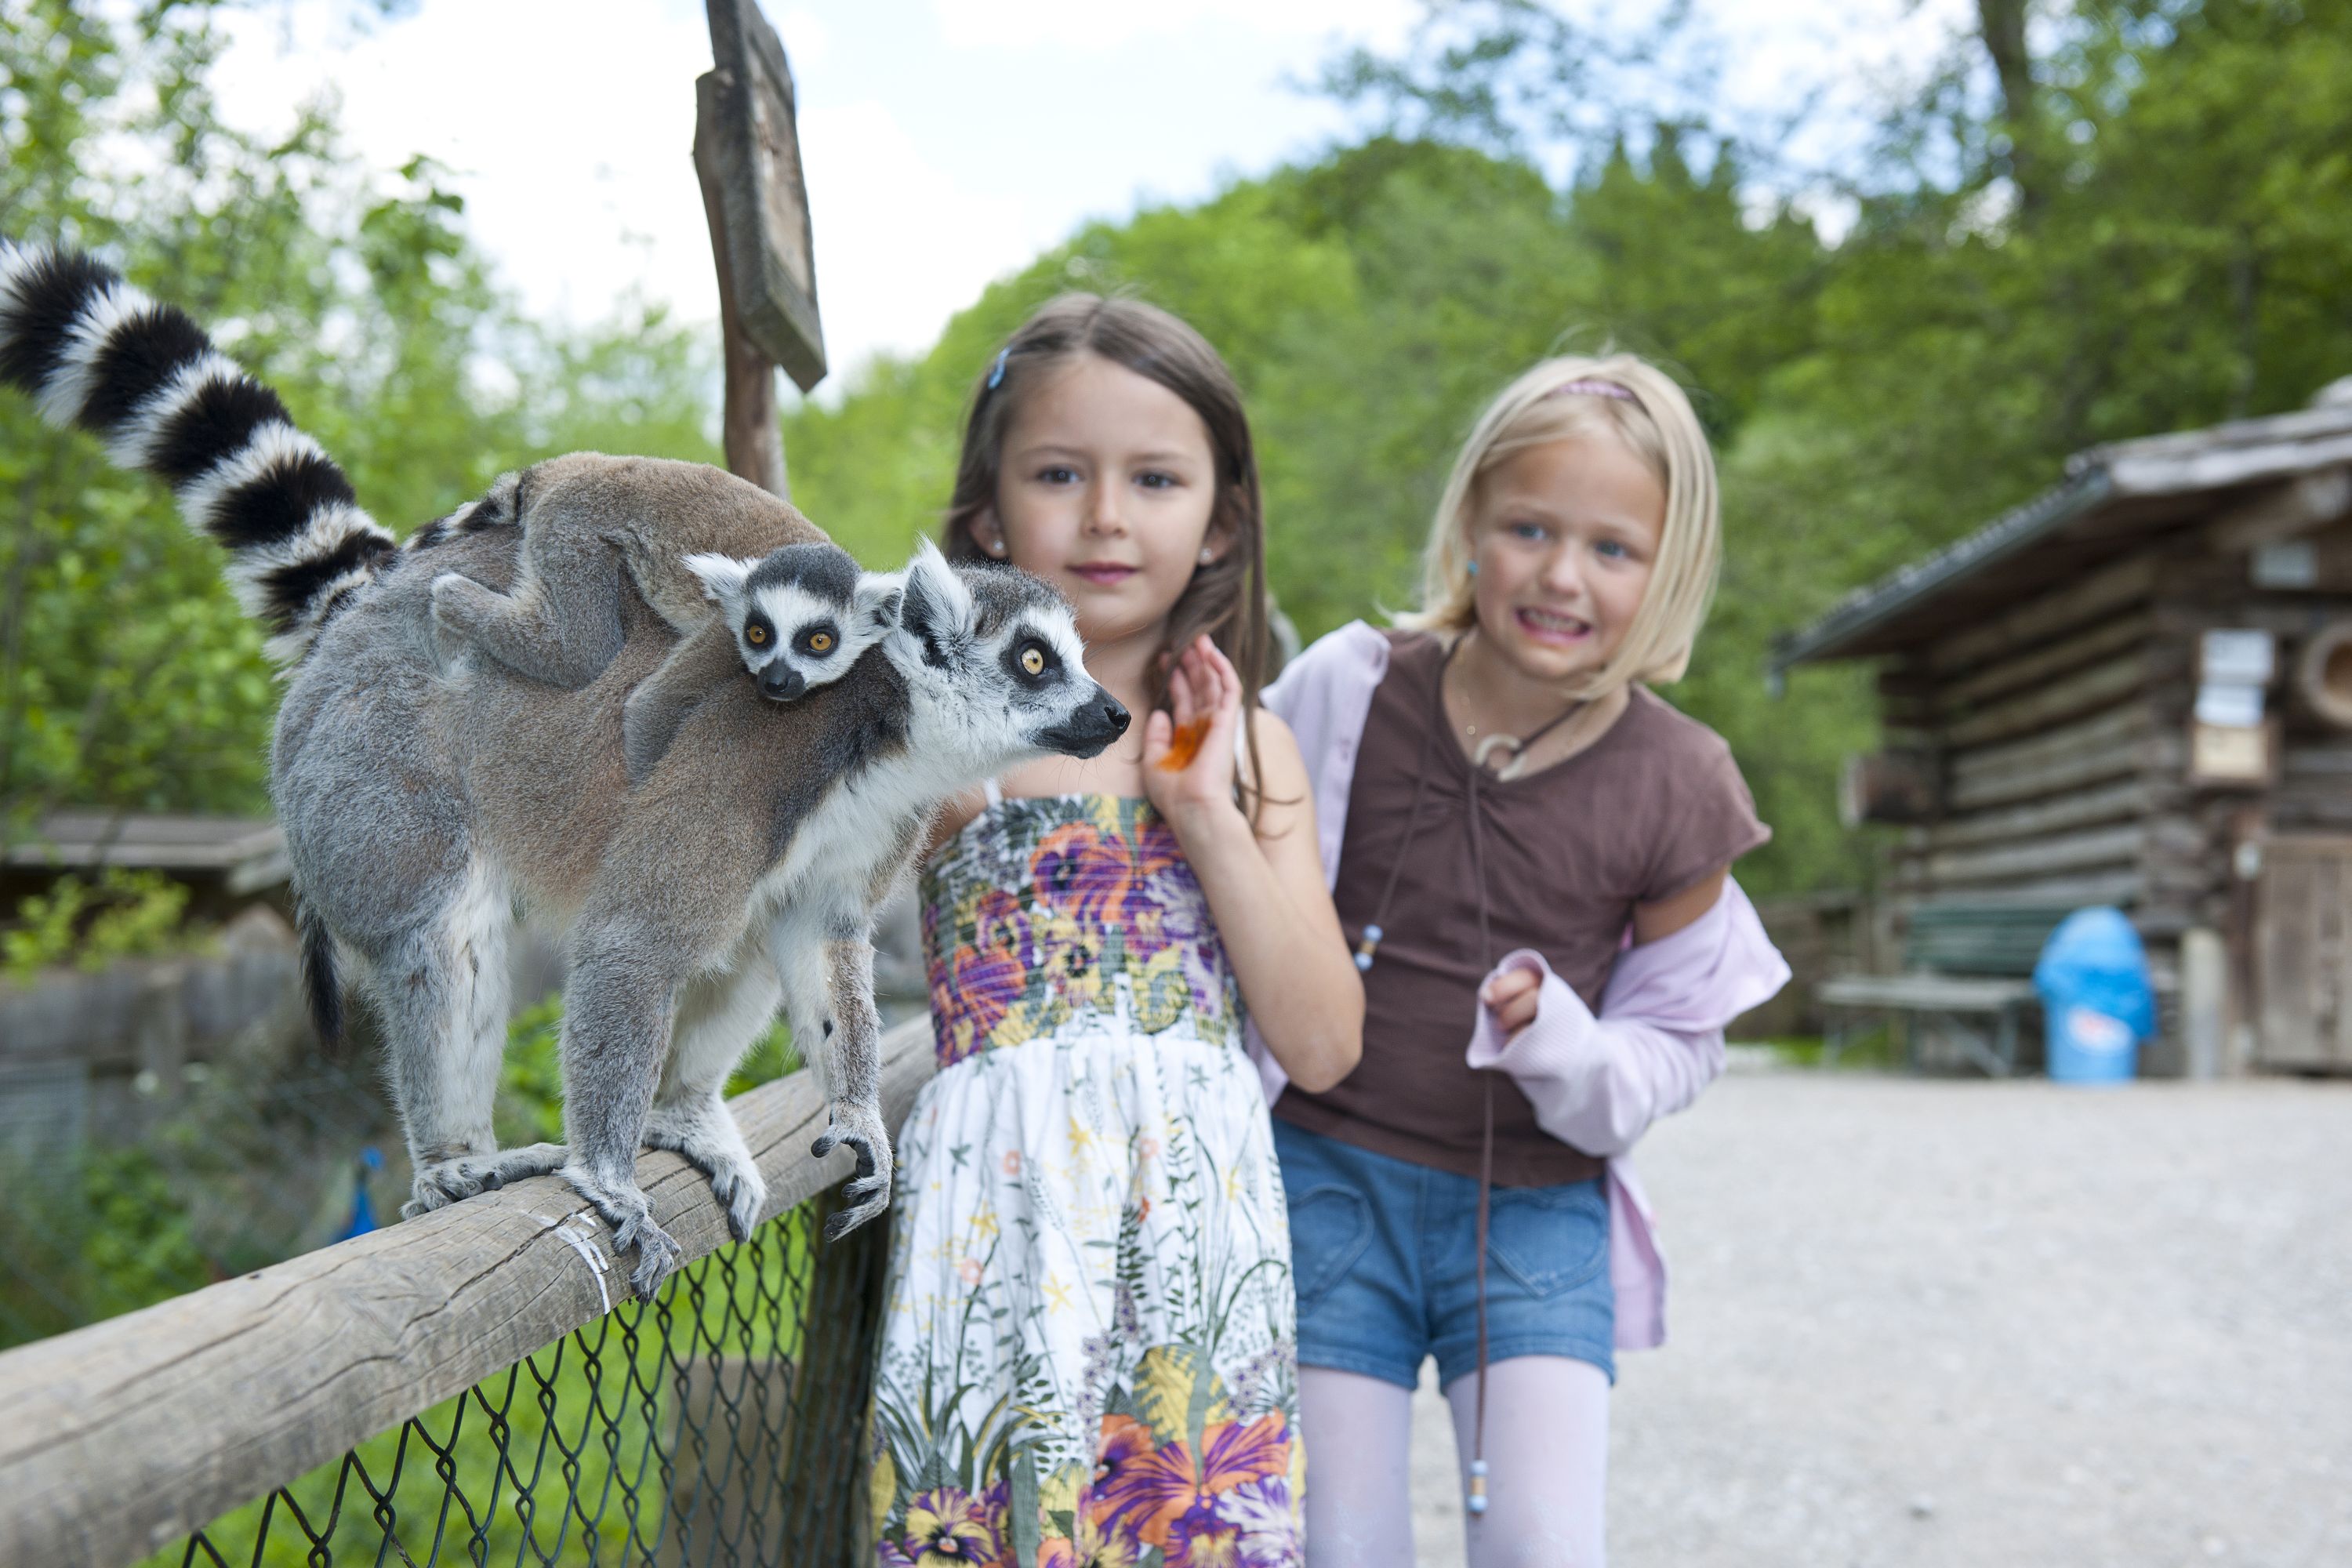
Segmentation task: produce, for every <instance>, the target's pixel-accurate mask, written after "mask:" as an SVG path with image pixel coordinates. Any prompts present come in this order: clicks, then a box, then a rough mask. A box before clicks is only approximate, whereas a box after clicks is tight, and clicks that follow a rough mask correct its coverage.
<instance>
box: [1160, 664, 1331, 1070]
mask: <svg viewBox="0 0 2352 1568" xmlns="http://www.w3.org/2000/svg"><path fill="white" fill-rule="evenodd" d="M1169 684H1170V693H1169V694H1170V699H1171V705H1172V706H1173V708H1174V710H1175V711H1174V714H1173V715H1172V717H1171V715H1170V714H1167V713H1154V714H1153V715H1151V717H1150V719H1149V720H1148V721H1146V728H1145V731H1144V765H1143V774H1144V788H1145V790H1146V791H1147V793H1149V794H1150V796H1151V799H1152V803H1153V805H1156V806H1157V807H1158V808H1159V810H1160V815H1161V816H1165V817H1166V818H1167V819H1168V822H1169V825H1170V826H1171V827H1173V828H1174V829H1175V830H1176V837H1177V839H1178V840H1179V841H1180V842H1181V844H1182V845H1183V847H1184V856H1185V858H1186V859H1187V860H1189V861H1190V862H1191V863H1192V870H1193V874H1194V875H1195V876H1197V877H1199V878H1200V879H1201V888H1202V891H1203V892H1204V893H1206V894H1207V895H1208V900H1209V909H1210V911H1211V912H1212V913H1213V914H1214V915H1215V916H1216V921H1217V934H1218V936H1219V937H1220V938H1221V939H1222V941H1223V944H1224V949H1225V955H1226V958H1227V959H1228V960H1229V961H1230V962H1231V963H1232V964H1233V966H1234V976H1235V978H1236V979H1238V980H1239V981H1240V983H1241V988H1242V997H1243V1000H1244V1001H1245V1002H1246V1003H1247V1004H1248V1005H1249V1010H1250V1017H1251V1018H1252V1020H1253V1021H1255V1023H1256V1025H1257V1028H1258V1033H1259V1034H1260V1035H1261V1036H1262V1037H1264V1038H1265V1043H1266V1047H1267V1048H1268V1049H1270V1050H1271V1051H1273V1053H1274V1057H1275V1059H1276V1061H1278V1062H1280V1063H1281V1064H1282V1068H1283V1071H1285V1072H1286V1073H1287V1074H1288V1075H1289V1076H1290V1080H1291V1081H1292V1082H1293V1083H1296V1084H1297V1085H1298V1087H1299V1088H1301V1089H1306V1090H1307V1091H1308V1092H1310V1093H1320V1092H1321V1091H1323V1090H1325V1089H1330V1088H1332V1087H1333V1086H1335V1085H1336V1084H1338V1083H1339V1080H1340V1079H1344V1078H1346V1077H1347V1076H1348V1074H1349V1073H1350V1072H1352V1071H1354V1070H1355V1066H1356V1062H1357V1060H1358V1059H1359V1058H1360V1057H1361V1056H1362V1055H1363V1048H1364V986H1363V981H1362V979H1361V977H1360V976H1359V975H1358V974H1357V973H1356V965H1355V961H1354V959H1353V958H1352V957H1350V955H1349V952H1348V944H1347V941H1346V938H1345V937H1344V936H1343V935H1342V933H1341V931H1340V929H1339V912H1338V911H1337V910H1334V909H1333V908H1332V906H1331V896H1330V894H1329V893H1328V892H1327V891H1326V890H1325V889H1324V886H1323V862H1322V857H1321V855H1320V853H1319V852H1318V849H1317V847H1316V833H1315V807H1314V802H1313V796H1312V795H1311V793H1310V790H1309V787H1308V782H1307V763H1306V761H1305V759H1304V758H1302V757H1301V756H1300V755H1299V752H1298V742H1297V740H1296V739H1294V738H1293V737H1292V735H1291V733H1290V727H1289V726H1288V725H1286V724H1285V723H1284V722H1283V721H1281V720H1280V719H1278V718H1276V716H1274V715H1273V714H1271V713H1267V712H1265V711H1262V710H1261V711H1260V712H1259V713H1258V715H1257V727H1256V735H1257V750H1258V756H1259V765H1260V767H1261V768H1262V769H1263V770H1264V776H1263V777H1262V778H1260V779H1259V780H1257V781H1256V782H1257V784H1258V786H1259V788H1260V790H1261V792H1262V793H1263V795H1264V798H1265V805H1263V807H1262V808H1261V810H1260V811H1259V813H1258V821H1257V823H1256V824H1255V826H1252V824H1251V822H1250V819H1249V818H1248V816H1245V815H1244V813H1243V811H1242V809H1241V807H1240V806H1239V805H1236V804H1235V803H1234V790H1233V781H1234V753H1235V746H1234V732H1235V730H1236V727H1237V726H1238V724H1239V722H1240V716H1241V678H1240V676H1239V675H1238V674H1237V673H1236V672H1235V671H1234V668H1233V666H1232V665H1231V664H1229V663H1227V662H1226V661H1225V658H1224V656H1223V655H1222V654H1220V653H1218V652H1217V651H1216V649H1215V647H1213V645H1211V644H1210V643H1209V642H1208V639H1207V638H1205V637H1203V638H1202V639H1201V641H1200V642H1199V643H1197V644H1195V645H1194V646H1193V647H1192V648H1189V649H1187V650H1186V651H1185V653H1184V655H1183V657H1182V658H1181V659H1180V660H1179V661H1178V664H1177V668H1176V669H1175V670H1174V672H1173V673H1172V674H1171V678H1170V683H1169ZM1188 752H1189V755H1188ZM1170 763H1175V764H1177V765H1175V766H1173V767H1171V766H1170V765H1169V764H1170Z"/></svg>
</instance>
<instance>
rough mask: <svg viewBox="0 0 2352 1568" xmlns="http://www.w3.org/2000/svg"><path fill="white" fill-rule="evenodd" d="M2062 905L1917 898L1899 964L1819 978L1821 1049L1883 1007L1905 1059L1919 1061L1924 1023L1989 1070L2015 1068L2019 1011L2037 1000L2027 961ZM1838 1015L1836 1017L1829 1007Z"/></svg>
mask: <svg viewBox="0 0 2352 1568" xmlns="http://www.w3.org/2000/svg"><path fill="white" fill-rule="evenodd" d="M2066 912H2067V911H2066V910H2063V909H2054V908H2050V907H2047V906H2032V905H2016V904H1922V905H1921V906H1919V908H1917V909H1916V910H1913V911H1912V912H1911V918H1910V924H1909V927H1908V929H1907V931H1906V932H1905V935H1904V942H1903V964H1904V971H1905V972H1904V973H1901V974H1849V975H1843V976H1840V977H1838V978H1836V979H1832V980H1825V981H1823V982H1822V984H1821V986H1820V988H1819V991H1818V994H1819V995H1820V997H1821V1001H1822V1006H1824V1007H1825V1008H1829V1009H1832V1020H1833V1021H1832V1025H1831V1027H1830V1031H1829V1037H1828V1038H1827V1039H1826V1040H1825V1041H1824V1042H1823V1052H1824V1055H1825V1056H1826V1058H1828V1059H1829V1060H1831V1061H1832V1062H1833V1061H1835V1060H1836V1059H1837V1058H1838V1056H1839V1054H1840V1053H1841V1052H1842V1051H1843V1050H1844V1048H1845V1044H1846V1036H1847V1033H1848V1030H1849V1029H1850V1028H1851V1027H1852V1026H1853V1024H1855V1023H1858V1022H1860V1021H1861V1019H1862V1018H1863V1017H1865V1016H1869V1015H1872V1014H1878V1015H1881V1016H1888V1017H1892V1018H1893V1019H1894V1020H1895V1023H1896V1025H1897V1026H1898V1027H1899V1029H1900V1030H1901V1033H1902V1037H1903V1054H1904V1059H1905V1060H1906V1062H1907V1063H1909V1064H1910V1066H1911V1067H1912V1068H1915V1069H1916V1068H1917V1067H1918V1065H1919V1041H1920V1036H1921V1033H1922V1031H1923V1029H1926V1028H1933V1029H1934V1030H1935V1031H1936V1033H1937V1035H1938V1036H1939V1037H1945V1038H1948V1039H1950V1040H1952V1041H1953V1042H1954V1043H1956V1044H1957V1045H1958V1047H1959V1049H1960V1052H1961V1054H1962V1055H1963V1056H1964V1057H1966V1058H1968V1059H1969V1061H1971V1062H1973V1063H1975V1064H1976V1065H1977V1066H1979V1067H1980V1068H1983V1069H1984V1070H1985V1071H1986V1072H1987V1073H1989V1074H1990V1075H1991V1076H1993V1077H1995V1078H2007V1077H2008V1076H2009V1075H2010V1074H2011V1073H2013V1072H2015V1071H2016V1070H2017V1059H2018V1047H2019V1044H2020V1041H2021V1038H2022V1037H2023V1035H2024V1028H2025V1022H2026V1016H2027V1015H2028V1014H2029V1013H2030V1012H2031V1011H2032V1009H2033V1008H2034V1007H2035V1006H2036V1005H2037V1002H2038V998H2037V997H2036V995H2035V994H2034V990H2033V981H2032V978H2031V977H2032V973H2033V963H2034V961H2035V960H2036V959H2037V958H2039V957H2040V956H2041V954H2042V942H2045V941H2046V940H2048V938H2049V935H2050V932H2051V931H2052V930H2053V929H2054V928H2055V927H2056V926H2057V924H2058V922H2059V921H2062V920H2063V919H2064V918H2065V917H2066ZM1841 1013H1843V1015H1845V1016H1843V1017H1840V1016H1838V1015H1839V1014H1841Z"/></svg>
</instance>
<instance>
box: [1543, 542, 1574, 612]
mask: <svg viewBox="0 0 2352 1568" xmlns="http://www.w3.org/2000/svg"><path fill="white" fill-rule="evenodd" d="M1538 579H1539V580H1540V581H1541V582H1542V584H1543V585H1544V589H1545V591H1546V592H1548V593H1552V594H1557V595H1559V596H1560V597H1562V598H1572V597H1574V596H1575V595H1577V594H1578V593H1579V592H1580V591H1581V590H1582V588H1583V587H1584V571H1583V567H1582V565H1581V563H1580V562H1579V561H1578V560H1577V556H1576V546H1575V545H1574V544H1572V543H1566V542H1563V543H1562V544H1560V545H1559V547H1558V548H1556V549H1554V550H1553V551H1552V552H1550V553H1549V554H1548V555H1546V556H1545V557H1544V563H1543V570H1542V571H1541V572H1540V573H1538Z"/></svg>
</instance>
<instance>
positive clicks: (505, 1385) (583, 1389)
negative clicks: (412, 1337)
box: [152, 1196, 883, 1568]
mask: <svg viewBox="0 0 2352 1568" xmlns="http://www.w3.org/2000/svg"><path fill="white" fill-rule="evenodd" d="M832 1201H833V1200H832V1199H831V1197H830V1196H828V1197H826V1198H824V1199H817V1200H813V1201H812V1202H810V1203H806V1204H803V1205H801V1206H800V1207H798V1208H796V1209H794V1210H793V1211H792V1212H791V1213H790V1214H787V1215H783V1216H782V1217H781V1218H779V1219H776V1220H773V1221H772V1222H770V1223H769V1224H767V1225H765V1226H761V1228H760V1229H759V1230H758V1231H757V1232H755V1233H754V1234H753V1235H752V1237H751V1239H750V1240H748V1241H745V1242H743V1243H741V1244H740V1245H737V1246H732V1247H726V1248H724V1249H722V1250H720V1251H719V1252H716V1253H713V1254H712V1255H711V1256H710V1257H709V1258H705V1259H703V1260H702V1261H701V1262H699V1263H697V1264H694V1265H692V1266H691V1267H689V1268H686V1269H683V1270H681V1271H680V1272H679V1273H678V1274H677V1276H676V1277H674V1278H673V1279H671V1280H670V1281H669V1282H668V1283H667V1285H665V1286H664V1287H663V1289H662V1290H661V1291H660V1293H659V1294H658V1295H657V1296H656V1298H655V1300H653V1301H652V1302H651V1303H649V1304H647V1303H639V1302H637V1301H635V1300H629V1301H627V1302H626V1303H625V1304H624V1305H621V1306H619V1307H617V1308H616V1309H615V1310H614V1311H613V1312H612V1313H611V1314H610V1315H608V1316H605V1317H602V1318H599V1319H598V1320H597V1321H594V1322H593V1323H591V1324H589V1325H588V1326H587V1327H585V1328H583V1329H581V1330H579V1331H577V1332H575V1333H573V1334H572V1335H571V1336H570V1337H569V1338H567V1339H564V1340H561V1341H558V1342H556V1343H554V1344H552V1345H550V1346H548V1347H547V1348H546V1349H545V1350H543V1351H541V1352H538V1353H537V1354H535V1355H532V1356H530V1357H528V1358H526V1359H525V1360H524V1361H523V1362H522V1363H520V1365H517V1366H512V1367H509V1368H508V1369H507V1370H506V1371H505V1372H503V1373H498V1374H496V1375H494V1376H492V1377H489V1378H486V1379H484V1380H483V1381H482V1382H480V1383H478V1384H475V1385H474V1386H473V1387H472V1388H470V1389H468V1390H467V1392H466V1393H465V1394H460V1395H459V1396H458V1397H457V1398H456V1399H453V1400H450V1401H448V1402H446V1403H445V1404H443V1405H437V1406H436V1407H435V1408H433V1409H431V1410H428V1411H425V1412H423V1413H422V1414H420V1415H415V1416H412V1417H410V1418H409V1419H408V1420H406V1421H404V1422H402V1423H401V1425H400V1426H399V1427H398V1429H397V1430H394V1431H391V1432H387V1433H384V1434H383V1435H382V1436H378V1437H374V1438H371V1439H370V1440H368V1441H367V1442H364V1443H362V1444H361V1445H359V1446H358V1447H355V1448H352V1449H351V1450H350V1451H349V1452H347V1453H346V1454H345V1455H344V1456H343V1457H342V1458H341V1459H340V1460H338V1461H336V1462H334V1463H332V1464H330V1465H326V1466H323V1467H321V1468H319V1469H317V1470H315V1471H313V1472H311V1473H310V1474H309V1475H307V1476H304V1477H302V1478H301V1479H299V1480H296V1481H293V1482H291V1483H289V1484H288V1485H286V1486H283V1487H280V1488H279V1489H277V1490H275V1491H273V1492H271V1493H270V1494H269V1495H268V1497H267V1498H264V1499H262V1500H259V1501H257V1502H254V1503H251V1504H248V1505H247V1506H246V1507H244V1508H241V1509H238V1510H236V1512H234V1513H231V1514H229V1515H227V1516H226V1517H225V1518H222V1519H220V1520H217V1521H214V1522H213V1523H211V1524H209V1525H206V1526H205V1528H204V1529H202V1530H200V1531H196V1532H195V1533H194V1535H192V1536H191V1537H190V1538H189V1539H188V1541H187V1542H186V1544H185V1545H184V1547H182V1548H180V1549H178V1550H176V1551H173V1552H166V1553H163V1554H162V1555H159V1556H158V1557H156V1558H154V1559H152V1561H153V1562H155V1563H182V1564H190V1565H193V1564H198V1563H209V1564H212V1565H213V1568H232V1565H237V1564H248V1563H249V1564H254V1565H256V1568H270V1565H276V1564H287V1565H289V1568H290V1565H293V1564H307V1563H319V1564H324V1563H415V1564H428V1563H486V1564H487V1563H515V1564H525V1563H539V1564H556V1563H562V1564H571V1563H583V1564H584V1563H614V1564H621V1563H661V1564H695V1565H698V1568H699V1565H702V1564H740V1565H743V1568H751V1565H754V1564H759V1565H774V1564H781V1563H792V1564H795V1565H797V1564H802V1563H809V1564H814V1563H826V1564H834V1563H848V1562H850V1561H851V1559H852V1556H853V1554H854V1552H856V1529H857V1521H856V1502H857V1500H858V1497H857V1494H858V1492H859V1490H860V1489H859V1488H858V1487H857V1485H856V1481H857V1473H858V1470H859V1468H860V1467H859V1466H858V1464H857V1462H856V1461H857V1458H858V1455H859V1452H860V1446H859V1444H858V1442H857V1435H858V1432H859V1430H860V1427H861V1426H862V1424H863V1422H864V1419H865V1410H866V1399H867V1395H868V1386H867V1376H868V1372H869V1368H868V1362H869V1360H870V1356H871V1352H872V1340H871V1338H870V1335H868V1334H867V1333H866V1332H865V1331H864V1325H865V1323H866V1307H867V1305H868V1304H869V1303H870V1302H871V1301H872V1300H874V1299H875V1295H876V1292H877V1290H878V1289H879V1285H880V1276H879V1267H880V1263H881V1259H882V1251H883V1249H882V1247H881V1245H880V1239H879V1238H880V1237H881V1236H882V1235H883V1228H882V1227H881V1226H867V1227H866V1229H864V1230H862V1231H859V1232H856V1233H854V1234H853V1235H852V1236H850V1237H846V1238H845V1239H844V1240H843V1241H841V1242H839V1243H836V1244H834V1245H833V1246H830V1247H827V1246H826V1245H825V1244H824V1242H822V1241H821V1240H820V1239H819V1237H821V1236H822V1234H823V1226H822V1219H823V1215H824V1214H825V1213H828V1212H830V1205H831V1204H832ZM625 1267H626V1264H625V1261H624V1262H623V1263H621V1264H620V1266H619V1267H618V1268H614V1271H613V1274H612V1275H611V1276H609V1277H608V1278H611V1279H613V1280H614V1283H615V1284H616V1286H617V1288H618V1289H622V1290H625V1289H626V1288H627V1287H626V1284H625V1280H624V1279H621V1278H620V1275H621V1269H623V1268H625Z"/></svg>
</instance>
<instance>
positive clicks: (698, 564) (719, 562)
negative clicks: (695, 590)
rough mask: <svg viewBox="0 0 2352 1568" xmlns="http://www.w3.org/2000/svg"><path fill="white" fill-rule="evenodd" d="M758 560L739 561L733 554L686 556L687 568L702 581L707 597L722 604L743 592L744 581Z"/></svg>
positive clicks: (703, 590)
mask: <svg viewBox="0 0 2352 1568" xmlns="http://www.w3.org/2000/svg"><path fill="white" fill-rule="evenodd" d="M758 564H759V563H758V562H756V561H738V560H736V559H735V557H733V556H732V555H717V554H699V555H689V556H688V557H687V558H686V569H687V570H688V571H689V572H691V573H693V574H695V576H697V577H698V578H699V579H701V582H702V592H703V594H704V595H705V596H706V597H709V598H710V599H713V600H715V601H717V602H719V603H720V604H724V603H726V601H727V600H728V599H729V598H730V596H732V595H740V594H741V593H742V592H743V584H744V581H745V580H746V579H747V578H749V577H750V576H751V568H752V567H754V566H756V565H758Z"/></svg>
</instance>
